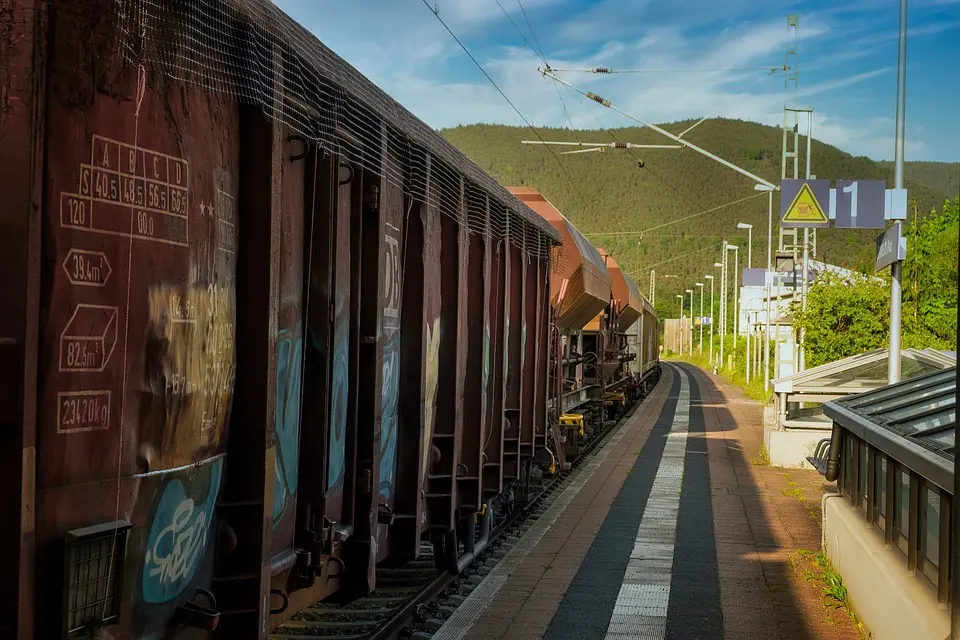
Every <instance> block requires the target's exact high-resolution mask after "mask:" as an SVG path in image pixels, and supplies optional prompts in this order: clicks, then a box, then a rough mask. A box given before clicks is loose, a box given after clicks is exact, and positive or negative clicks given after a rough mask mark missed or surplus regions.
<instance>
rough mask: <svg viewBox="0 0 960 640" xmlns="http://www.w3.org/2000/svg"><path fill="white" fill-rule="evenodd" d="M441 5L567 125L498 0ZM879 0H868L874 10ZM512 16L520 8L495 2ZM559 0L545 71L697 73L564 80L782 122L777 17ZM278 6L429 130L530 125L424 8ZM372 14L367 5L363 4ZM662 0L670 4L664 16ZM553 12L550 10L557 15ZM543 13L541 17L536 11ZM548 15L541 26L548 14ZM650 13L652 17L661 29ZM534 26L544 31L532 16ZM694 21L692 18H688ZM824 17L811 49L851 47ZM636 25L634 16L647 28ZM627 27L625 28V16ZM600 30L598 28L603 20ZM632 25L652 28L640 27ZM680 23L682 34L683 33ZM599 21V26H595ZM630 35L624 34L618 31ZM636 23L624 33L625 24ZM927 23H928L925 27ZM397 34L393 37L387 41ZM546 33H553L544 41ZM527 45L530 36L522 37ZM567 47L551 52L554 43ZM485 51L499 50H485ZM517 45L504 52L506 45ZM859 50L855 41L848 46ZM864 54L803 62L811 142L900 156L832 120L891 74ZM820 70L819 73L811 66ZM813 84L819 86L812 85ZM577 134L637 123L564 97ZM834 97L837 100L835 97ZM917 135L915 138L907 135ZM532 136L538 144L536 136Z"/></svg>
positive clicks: (875, 127)
mask: <svg viewBox="0 0 960 640" xmlns="http://www.w3.org/2000/svg"><path fill="white" fill-rule="evenodd" d="M427 1H428V2H429V3H430V4H431V6H433V4H434V3H436V4H437V5H439V8H440V15H441V17H443V18H444V20H445V21H447V23H448V24H449V25H450V26H451V28H452V29H453V30H454V33H456V34H457V36H458V37H460V38H461V40H462V41H463V42H464V43H465V44H466V45H467V46H468V48H469V49H470V51H471V52H472V53H473V54H474V55H475V56H476V57H477V59H478V60H479V61H480V63H481V64H482V65H483V67H484V69H485V70H486V72H487V73H488V74H490V76H491V77H492V78H493V79H494V80H495V81H496V82H497V84H498V85H499V86H500V88H501V89H502V90H503V91H504V93H505V94H506V95H507V96H508V97H509V98H510V100H511V101H512V102H513V103H514V104H515V105H516V106H517V108H518V109H519V110H520V112H521V113H522V114H523V115H524V116H525V117H526V118H527V120H529V121H530V122H532V123H534V124H535V125H536V126H538V127H539V126H561V127H565V126H569V122H568V120H567V115H566V114H565V113H564V109H563V107H562V106H561V103H560V101H559V100H558V99H557V87H556V86H555V84H554V83H553V82H552V81H551V80H549V79H548V78H544V77H543V76H541V75H540V74H539V73H538V72H537V68H538V66H542V61H540V60H539V58H538V57H537V56H536V55H535V54H534V52H532V51H531V50H530V49H528V48H526V47H525V46H523V41H522V40H521V39H520V37H519V36H518V35H517V33H516V31H515V30H514V28H513V26H511V25H510V24H509V22H508V21H506V19H505V18H504V17H503V14H502V12H501V10H500V8H499V7H498V6H497V4H496V3H495V2H493V1H492V0H490V1H487V0H484V1H482V2H481V1H479V0H427ZM876 1H877V0H861V3H862V4H873V3H875V2H876ZM501 2H502V3H503V6H504V8H506V9H508V10H509V11H511V12H512V13H514V14H515V17H514V19H515V21H516V22H517V24H518V26H520V27H521V29H525V26H526V23H525V21H524V20H523V19H522V17H520V16H518V15H517V14H518V13H519V10H518V5H517V3H516V2H515V0H501ZM564 2H565V0H524V7H525V8H526V9H527V11H528V15H530V18H531V20H532V21H533V24H534V28H535V29H537V35H538V36H540V42H541V43H542V44H544V45H545V47H546V54H547V57H548V59H549V61H550V64H551V66H553V67H554V68H557V69H564V68H566V69H569V68H589V67H595V66H597V65H604V66H607V67H610V68H614V69H638V68H639V69H688V70H689V69H695V70H698V72H689V71H683V72H671V73H661V72H655V73H636V74H620V75H595V74H573V73H563V74H560V75H561V77H563V78H564V79H565V80H567V81H568V82H570V83H571V84H574V85H576V86H578V87H579V88H581V89H583V90H585V91H586V90H590V91H594V92H596V93H598V94H600V95H602V96H603V97H605V98H607V99H609V100H611V101H612V103H613V104H614V105H615V106H617V107H619V108H620V109H622V110H623V111H625V112H627V113H629V114H632V115H635V116H637V117H638V118H640V119H642V120H644V121H647V122H669V121H676V120H682V119H688V118H696V117H703V116H710V117H713V116H723V117H729V118H738V119H743V120H751V121H755V122H761V123H764V124H768V125H774V126H776V125H779V124H780V123H781V122H782V118H783V111H782V108H783V101H784V97H785V95H784V83H783V75H782V73H778V74H776V75H774V76H770V75H769V74H768V73H766V72H764V71H763V70H762V69H764V68H770V67H773V66H776V65H779V64H783V47H784V37H785V26H784V21H783V18H782V16H777V17H776V18H770V19H769V20H756V19H754V21H752V22H750V23H746V22H742V21H741V22H739V23H736V22H733V21H732V20H733V17H735V16H736V15H737V14H738V12H739V11H743V10H744V8H745V6H746V0H730V1H729V2H728V3H716V2H713V0H672V2H666V3H664V2H660V1H659V0H632V1H628V0H604V1H603V2H600V3H599V4H598V5H594V8H593V9H590V10H588V11H587V12H586V13H583V14H580V15H576V14H573V15H572V17H570V14H569V13H568V14H567V16H568V19H565V20H560V19H558V18H556V17H555V18H554V21H553V23H549V24H548V23H547V22H546V21H547V19H548V18H549V16H551V15H554V14H560V13H561V12H560V11H559V10H558V9H557V7H559V6H560V5H561V4H563V3H564ZM278 4H279V5H280V6H281V7H282V8H284V9H285V10H287V11H288V12H290V13H291V15H293V17H294V18H296V19H298V20H300V21H301V22H302V23H304V25H305V26H307V27H308V28H309V29H311V30H312V31H314V32H315V33H316V34H317V35H318V36H319V37H320V39H321V40H323V41H324V42H326V43H327V44H328V46H330V47H331V48H333V49H334V50H335V51H337V52H338V53H339V54H341V55H343V56H344V57H345V58H346V59H347V60H348V61H349V62H351V63H352V64H354V65H355V66H356V67H357V68H358V69H359V70H360V71H361V72H362V73H364V74H365V75H367V76H368V77H369V78H370V79H371V80H373V81H374V82H376V83H377V84H378V85H380V86H381V87H382V88H383V89H384V90H386V91H387V92H388V93H390V94H391V95H392V96H393V97H395V98H396V99H397V100H398V101H399V102H400V103H401V104H403V105H404V106H405V107H407V108H408V109H410V111H412V112H413V113H414V114H416V115H418V116H419V117H421V118H423V119H424V120H425V121H426V122H427V123H428V124H429V125H430V126H432V127H434V128H443V127H449V126H455V125H457V124H469V123H474V122H496V123H504V124H512V125H521V126H522V125H523V121H522V119H521V118H520V117H519V116H518V115H517V114H516V113H515V112H514V111H513V109H512V108H511V107H510V106H509V105H508V104H507V103H506V102H505V101H504V100H503V98H502V97H501V96H500V94H499V93H498V92H497V90H496V89H495V88H494V87H493V86H492V85H491V84H490V83H488V82H487V80H486V79H485V78H484V77H483V75H482V74H481V73H480V71H479V70H477V69H476V68H475V67H473V66H472V63H471V62H470V61H469V60H468V59H466V57H465V56H463V54H462V52H461V50H460V48H459V46H458V45H457V44H456V43H455V42H454V41H453V40H452V39H451V38H450V36H449V35H448V34H447V33H446V31H445V30H443V28H442V26H441V25H440V24H439V22H438V21H437V19H436V17H434V16H433V15H432V14H431V11H430V9H428V8H427V7H425V6H423V5H422V2H421V1H418V0H409V2H404V3H376V6H377V8H378V10H377V11H372V12H371V13H370V14H368V15H369V16H370V19H369V20H368V19H367V18H366V15H365V19H364V20H363V21H362V22H358V21H356V20H355V19H354V18H355V17H356V16H357V15H358V14H359V13H360V12H361V11H362V10H360V9H356V10H350V11H341V12H334V13H333V14H331V15H329V16H328V15H326V14H323V18H322V19H323V20H324V22H323V23H320V19H321V18H320V15H318V14H317V12H316V10H315V5H314V4H313V3H312V2H311V1H310V0H278ZM354 4H359V5H366V6H368V7H369V6H371V5H372V4H373V0H355V2H354ZM718 4H723V5H724V6H725V7H727V5H728V4H729V7H727V13H726V15H727V16H729V17H731V21H729V22H728V25H729V26H728V27H727V28H726V29H723V30H720V31H716V30H714V31H712V32H710V31H695V32H693V33H691V31H690V29H689V25H688V24H687V23H689V22H691V21H692V22H693V23H694V24H696V23H705V22H708V21H709V20H710V19H711V16H712V15H713V13H715V12H716V11H719V10H720V9H718V8H717V5H718ZM666 5H670V6H669V7H667V6H666ZM551 7H553V9H554V10H553V11H550V10H549V9H551ZM537 11H539V14H537V13H536V12H537ZM545 16H546V17H545ZM653 17H658V20H657V21H656V22H654V21H653ZM538 18H539V22H538V20H537V19H538ZM686 18H689V20H687V19H686ZM835 18H836V14H833V13H831V12H829V11H823V12H820V13H819V14H809V15H804V16H802V25H803V26H802V38H803V42H804V45H805V46H806V45H808V44H811V43H814V44H816V43H818V42H821V41H823V42H827V41H830V42H844V38H845V39H846V40H845V42H850V39H849V36H850V34H851V33H852V31H849V30H848V29H847V28H846V27H845V26H843V24H844V23H843V22H835V21H834V20H835ZM641 19H642V21H641V22H638V21H637V20H641ZM625 20H626V21H627V22H624V21H625ZM601 23H602V24H603V25H605V28H604V29H601V30H597V29H595V27H599V25H600V24H601ZM638 24H643V25H651V26H649V27H646V26H645V27H641V28H638V27H637V25H638ZM681 24H682V25H683V28H681V26H680V25H681ZM591 25H593V26H591ZM621 26H622V27H623V28H622V29H621V28H620V27H621ZM628 27H629V28H628ZM918 28H922V27H918ZM388 36H389V37H388ZM544 36H548V37H549V36H552V37H551V38H545V37H544ZM528 37H529V35H528ZM548 39H549V40H552V41H556V42H557V43H558V44H559V45H560V47H559V48H552V49H551V48H550V46H549V44H548V42H547V40H548ZM491 42H496V43H501V44H499V45H491ZM508 42H509V43H514V45H515V46H505V45H504V44H502V43H508ZM852 45H853V43H851V46H852ZM867 49H868V48H867V47H857V48H843V49H841V50H834V51H831V52H830V53H828V54H827V55H826V56H824V57H823V58H821V59H820V60H819V61H815V62H814V63H812V64H806V66H804V65H803V64H802V65H801V67H802V69H804V70H806V72H807V73H809V71H812V70H816V71H817V73H816V74H815V75H814V74H810V75H807V76H805V81H804V84H802V85H801V90H800V91H799V92H798V96H797V98H798V99H800V98H804V99H809V98H813V97H816V98H817V101H818V102H820V103H821V104H820V106H819V107H818V110H817V112H816V116H815V124H814V131H815V133H816V137H817V138H818V139H821V140H823V141H825V142H828V143H830V144H833V145H836V146H838V147H840V148H841V149H844V150H845V151H848V152H850V153H853V154H855V155H868V156H870V157H875V158H882V157H887V156H889V155H891V153H892V149H893V142H892V139H891V138H892V136H890V135H889V133H892V131H893V128H892V126H887V125H886V124H881V123H878V122H875V121H873V120H869V119H866V120H865V119H863V118H857V119H847V118H841V117H840V116H838V115H836V114H837V113H838V109H837V108H836V107H834V108H831V105H832V104H834V103H843V104H845V105H847V107H848V108H849V105H850V104H852V103H853V102H854V101H856V100H858V99H860V94H857V93H856V92H855V89H856V87H858V86H859V87H862V86H864V85H865V83H867V81H869V80H871V79H874V78H876V77H878V76H882V75H883V74H888V73H889V72H890V71H891V68H890V67H882V68H863V66H862V64H861V65H855V66H852V65H851V64H850V63H852V62H855V61H857V60H858V59H861V58H863V57H866V55H868V54H863V51H865V50H867ZM817 62H819V66H817ZM814 77H815V78H818V81H817V82H815V83H812V84H811V83H809V80H810V79H813V78H814ZM560 93H561V95H562V97H563V100H564V102H565V105H566V108H567V114H568V115H569V118H570V120H571V121H572V125H573V126H574V127H577V128H597V126H598V123H597V118H599V119H600V120H601V121H602V122H603V125H604V126H606V127H608V128H615V127H621V126H632V125H635V124H636V123H635V122H633V121H631V120H630V119H628V118H625V117H623V116H620V115H617V114H616V113H614V112H612V111H610V110H608V109H604V108H603V107H601V106H600V105H597V104H595V103H593V102H591V101H589V100H587V99H585V98H583V97H582V96H578V95H577V94H575V93H573V92H571V91H570V90H568V89H566V88H561V90H560ZM837 96H841V97H840V98H839V99H838V98H837ZM908 133H911V135H912V136H917V135H919V133H920V131H919V130H912V131H908ZM530 137H531V138H532V137H533V134H532V132H531V134H530ZM927 151H928V148H927V146H926V144H925V143H924V141H923V140H922V139H917V138H916V137H914V139H912V140H911V141H910V142H909V143H908V155H909V156H912V157H914V158H917V157H920V156H922V155H923V154H924V153H926V152H927Z"/></svg>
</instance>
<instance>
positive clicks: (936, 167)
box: [878, 162, 960, 198]
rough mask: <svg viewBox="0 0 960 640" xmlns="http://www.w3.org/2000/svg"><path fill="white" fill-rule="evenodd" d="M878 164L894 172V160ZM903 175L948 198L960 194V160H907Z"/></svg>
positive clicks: (906, 178)
mask: <svg viewBox="0 0 960 640" xmlns="http://www.w3.org/2000/svg"><path fill="white" fill-rule="evenodd" d="M878 164H879V165H880V166H881V167H883V168H884V169H886V170H887V171H890V172H891V173H893V163H892V162H880V163H878ZM903 177H904V179H905V180H909V181H911V182H916V183H917V184H921V185H923V186H925V187H927V188H929V189H931V190H933V191H934V192H935V193H942V194H944V195H945V196H947V197H948V198H956V197H957V196H958V195H960V162H907V163H905V164H904V167H903Z"/></svg>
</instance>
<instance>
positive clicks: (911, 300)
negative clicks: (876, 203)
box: [903, 198, 960, 348]
mask: <svg viewBox="0 0 960 640" xmlns="http://www.w3.org/2000/svg"><path fill="white" fill-rule="evenodd" d="M913 226H914V229H913V231H914V233H913V234H912V235H911V234H910V229H909V228H908V229H907V231H906V233H907V234H908V241H907V260H906V263H905V264H904V279H905V285H909V286H905V287H904V289H905V291H904V312H903V315H904V327H905V331H904V333H905V334H908V335H910V336H911V338H912V340H913V341H914V342H918V343H919V344H914V345H909V346H925V347H939V348H943V347H947V346H951V345H952V346H954V347H955V346H956V336H957V283H958V274H957V258H958V255H957V254H958V243H960V235H958V233H960V198H956V199H954V200H953V202H950V201H947V202H946V203H944V205H943V207H942V209H941V210H940V211H937V210H934V211H932V212H931V213H930V215H929V216H927V217H925V218H923V219H921V220H914V225H913Z"/></svg>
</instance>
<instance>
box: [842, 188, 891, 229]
mask: <svg viewBox="0 0 960 640" xmlns="http://www.w3.org/2000/svg"><path fill="white" fill-rule="evenodd" d="M885 204H886V186H885V184H884V182H883V180H837V194H836V223H835V224H836V226H837V227H838V228H841V229H883V228H884V207H885Z"/></svg>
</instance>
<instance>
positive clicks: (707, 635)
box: [433, 363, 859, 640]
mask: <svg viewBox="0 0 960 640" xmlns="http://www.w3.org/2000/svg"><path fill="white" fill-rule="evenodd" d="M663 369H664V371H663V375H662V376H661V379H660V382H659V384H658V385H657V388H656V389H655V390H654V391H653V393H651V394H650V396H649V397H648V398H647V399H646V400H644V402H643V404H642V405H641V406H640V408H639V409H638V410H637V411H636V412H635V413H634V414H633V416H631V417H630V418H629V419H628V420H626V421H625V422H624V423H623V424H621V425H620V426H619V427H618V428H617V430H616V431H615V432H614V433H613V434H612V435H611V436H610V437H609V439H608V440H607V442H606V443H605V444H604V445H603V447H602V448H601V449H600V451H599V452H598V454H597V455H596V456H594V457H593V458H592V459H590V460H589V461H587V462H586V464H584V465H583V466H582V467H580V468H579V469H578V470H577V471H576V472H575V475H574V477H573V478H572V481H571V482H570V483H569V484H568V485H567V487H566V488H565V489H563V491H562V492H561V493H560V495H559V496H558V497H557V498H556V499H555V500H554V502H553V503H552V504H551V505H550V507H549V508H548V509H547V510H546V511H545V512H544V514H543V515H542V516H541V517H540V518H539V519H538V520H537V521H536V522H535V523H534V524H533V525H532V526H531V528H530V529H529V530H528V531H527V532H526V533H525V534H524V536H523V537H522V538H521V539H520V541H519V542H518V543H517V544H516V545H515V546H514V547H513V548H512V549H511V550H510V551H509V552H508V553H507V555H506V556H505V557H504V558H503V560H501V561H500V563H499V564H498V565H497V566H495V567H494V568H493V570H492V571H491V572H490V573H489V574H488V575H487V576H486V577H485V578H484V579H483V581H482V582H481V583H480V584H479V585H478V586H477V588H476V589H474V590H473V592H471V593H470V595H469V596H468V597H467V598H466V599H465V601H464V602H463V603H462V604H461V605H460V606H459V607H458V608H457V610H456V611H455V612H454V613H453V615H451V617H450V618H448V619H447V621H446V622H445V623H444V625H443V626H442V627H441V628H440V629H439V630H438V631H437V632H436V633H435V634H434V636H433V638H434V639H435V640H441V639H442V640H459V639H467V640H481V639H485V640H494V639H497V640H499V639H501V638H503V639H508V640H514V639H517V640H519V639H521V638H547V639H550V640H561V639H562V640H581V639H584V640H586V639H591V640H592V639H611V640H613V639H627V638H684V639H685V638H702V639H713V638H718V639H719V638H753V637H763V638H769V639H770V640H774V639H784V640H786V639H794V638H831V639H834V638H841V639H847V638H850V639H855V638H858V637H859V633H858V632H857V630H856V628H855V625H854V623H853V622H852V620H850V619H849V617H847V616H846V615H844V614H843V612H842V611H840V612H838V611H836V610H833V611H831V610H830V609H829V608H828V607H826V606H825V605H824V603H823V602H822V598H823V594H822V590H823V587H822V585H819V584H817V583H816V581H815V580H812V579H811V578H810V575H809V572H806V571H805V569H804V563H803V562H802V561H800V560H799V559H802V558H809V557H810V554H816V553H817V551H819V549H820V546H821V544H820V542H821V541H820V535H821V534H820V498H821V495H822V494H823V492H824V490H825V488H826V485H825V483H824V482H823V479H822V478H821V477H820V476H819V475H818V474H817V473H816V472H815V471H804V470H783V469H775V468H772V467H769V466H768V465H765V464H764V461H763V460H762V456H761V455H760V451H761V443H762V442H763V425H762V416H761V408H760V405H759V404H758V403H756V402H754V401H752V400H749V399H748V398H746V397H745V396H744V394H743V393H742V392H741V391H740V390H739V389H737V388H735V387H733V386H732V385H729V384H727V383H726V382H725V381H723V380H722V379H720V378H718V377H716V376H713V375H712V374H708V373H706V372H704V371H702V370H700V369H698V368H696V367H694V366H692V365H688V364H680V363H664V365H663Z"/></svg>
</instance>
